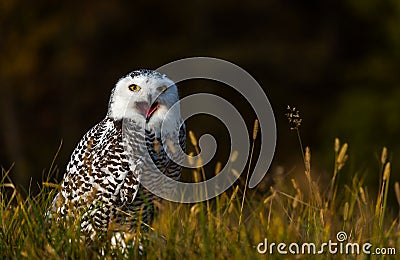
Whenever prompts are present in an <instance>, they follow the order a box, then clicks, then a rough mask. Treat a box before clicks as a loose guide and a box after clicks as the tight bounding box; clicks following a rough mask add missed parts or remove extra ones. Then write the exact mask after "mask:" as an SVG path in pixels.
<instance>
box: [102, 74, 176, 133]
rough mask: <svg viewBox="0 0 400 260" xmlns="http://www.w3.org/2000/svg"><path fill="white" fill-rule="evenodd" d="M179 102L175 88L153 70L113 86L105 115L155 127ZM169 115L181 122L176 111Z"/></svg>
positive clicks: (163, 76) (130, 76) (172, 83)
mask: <svg viewBox="0 0 400 260" xmlns="http://www.w3.org/2000/svg"><path fill="white" fill-rule="evenodd" d="M178 100H179V97H178V89H177V87H176V85H175V84H174V82H173V81H172V80H170V79H169V78H167V76H165V75H163V74H161V73H159V72H157V71H153V70H136V71H133V72H131V73H129V74H128V75H126V76H125V77H122V78H121V79H120V80H119V81H118V82H117V84H116V85H115V87H114V89H113V90H112V93H111V97H110V103H109V107H108V114H107V116H108V117H110V118H113V119H115V120H119V119H125V118H128V119H133V120H134V121H136V122H138V123H141V122H145V123H147V124H148V125H153V126H157V125H159V124H161V123H162V121H163V120H164V119H165V116H166V114H167V111H168V110H169V109H170V108H171V107H172V105H173V104H175V103H176V102H178ZM171 116H174V117H177V119H180V111H179V109H174V113H172V114H171Z"/></svg>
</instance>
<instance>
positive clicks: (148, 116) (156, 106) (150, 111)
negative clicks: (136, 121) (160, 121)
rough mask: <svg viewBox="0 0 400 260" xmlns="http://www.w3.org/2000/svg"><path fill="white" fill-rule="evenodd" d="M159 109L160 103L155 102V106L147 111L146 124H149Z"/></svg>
mask: <svg viewBox="0 0 400 260" xmlns="http://www.w3.org/2000/svg"><path fill="white" fill-rule="evenodd" d="M157 108H158V102H157V101H154V102H153V104H151V107H150V109H149V110H147V113H146V122H149V120H150V117H151V116H152V115H153V113H154V112H155V111H156V110H157Z"/></svg>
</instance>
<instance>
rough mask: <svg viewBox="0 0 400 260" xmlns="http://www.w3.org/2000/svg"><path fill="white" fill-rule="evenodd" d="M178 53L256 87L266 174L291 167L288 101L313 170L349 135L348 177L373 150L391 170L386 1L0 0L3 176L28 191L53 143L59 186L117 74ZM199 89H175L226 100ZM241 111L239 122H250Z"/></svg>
mask: <svg viewBox="0 0 400 260" xmlns="http://www.w3.org/2000/svg"><path fill="white" fill-rule="evenodd" d="M192 56H211V57H217V58H221V59H225V60H228V61H230V62H233V63H235V64H237V65H239V66H241V67H242V68H243V69H245V70H247V71H248V72H249V73H250V74H251V75H252V76H253V77H254V78H255V79H256V80H257V81H258V82H259V83H260V84H261V85H262V86H263V88H264V90H265V92H266V94H267V95H268V97H269V100H270V102H271V104H272V107H273V109H274V112H275V116H276V120H277V127H278V143H277V150H276V156H275V158H274V161H273V165H272V167H271V172H274V171H275V170H276V169H280V171H282V169H283V172H289V171H291V170H292V169H298V170H300V171H301V170H302V166H301V154H300V148H299V145H298V143H297V137H296V134H295V133H294V132H293V131H290V129H289V126H288V123H287V119H286V118H285V115H284V114H285V113H286V111H285V109H286V106H287V105H288V104H290V105H292V106H296V107H297V108H298V109H299V110H300V113H301V116H302V118H303V123H302V125H301V129H300V131H301V135H302V138H303V143H304V145H310V146H311V149H312V156H313V157H312V161H313V165H314V167H315V168H317V169H318V170H317V171H315V172H316V173H317V174H319V175H321V176H322V175H324V174H327V175H329V174H331V173H332V166H333V140H334V138H335V137H339V138H340V139H341V141H343V142H349V145H350V149H349V156H350V157H349V162H348V165H347V166H346V167H347V169H345V170H347V172H348V173H349V174H350V173H355V172H358V173H361V174H364V175H365V176H367V180H368V181H369V182H372V183H377V181H378V176H379V174H378V170H379V156H380V151H381V148H382V146H387V147H388V148H389V155H390V157H391V159H392V160H393V163H392V169H393V172H394V173H396V172H398V170H399V164H398V158H399V156H400V143H399V140H398V138H399V133H400V120H399V111H400V88H399V87H400V73H399V72H398V70H399V68H400V1H396V0H382V1H356V0H352V1H294V0H293V1H281V0H267V1H208V0H202V1H199V0H195V1H186V2H183V1H176V2H171V1H142V2H139V1H68V2H67V1H65V2H63V3H59V2H56V1H37V2H36V3H35V4H30V3H29V1H28V2H27V1H18V0H14V1H12V0H1V1H0V86H1V89H0V118H1V124H0V127H1V128H0V165H1V166H2V167H3V168H4V169H5V170H7V169H9V168H10V166H11V165H12V164H13V163H14V164H15V165H14V167H13V169H12V170H11V173H10V176H11V178H12V179H13V180H14V182H16V183H17V184H19V185H21V186H22V187H25V189H27V188H28V186H29V183H30V182H31V183H32V186H34V187H37V186H38V185H37V183H41V181H42V179H43V178H45V177H46V176H47V174H48V171H49V169H50V166H51V164H52V160H53V158H54V156H55V154H56V151H57V149H58V147H59V145H60V142H61V140H62V141H63V145H62V147H61V150H60V153H59V155H58V157H57V158H56V160H55V165H56V170H53V175H52V180H58V181H59V180H60V178H61V176H62V174H63V171H64V169H65V166H66V164H67V162H68V159H69V156H70V154H71V153H72V150H73V149H74V146H75V145H76V143H77V142H78V141H79V139H80V138H81V137H82V135H83V134H84V133H85V132H86V131H87V130H89V129H90V128H91V127H92V126H93V125H94V124H96V123H97V122H99V121H100V120H101V119H102V118H103V117H104V116H105V114H106V109H107V103H108V98H109V94H110V90H111V88H112V87H113V85H114V83H115V82H116V80H117V79H118V78H119V77H121V76H122V75H124V74H126V73H128V72H129V71H131V70H134V69H139V68H148V69H156V68H158V67H159V66H161V65H164V64H166V63H168V62H171V61H174V60H176V59H180V58H185V57H192ZM189 83H190V82H187V83H186V84H189ZM208 84H209V83H207V82H203V81H198V82H193V84H192V87H185V88H181V94H182V96H185V95H188V94H190V93H197V92H199V91H208V92H213V91H214V92H217V93H222V94H224V93H225V95H227V96H228V97H227V98H230V99H232V98H236V96H235V94H232V93H231V94H230V93H229V92H221V91H220V90H219V89H218V87H217V86H216V85H215V84H214V83H213V84H214V85H213V84H211V83H210V85H208ZM238 98H240V97H238ZM234 102H235V103H237V104H239V103H243V102H241V101H240V100H237V101H234ZM244 109H245V108H244ZM245 110H246V109H245ZM243 113H244V114H246V115H247V116H246V122H247V123H248V124H249V128H250V131H251V128H252V124H253V120H254V119H255V117H254V115H252V114H251V113H250V114H248V113H247V112H246V111H245V112H243ZM204 120H207V119H202V118H200V119H199V120H190V121H189V122H188V129H192V130H195V133H196V134H198V135H200V134H201V133H202V132H207V131H208V130H210V131H211V132H212V131H215V132H216V137H217V138H218V133H219V131H218V129H222V128H223V127H220V126H215V127H214V126H213V124H211V125H210V124H204ZM207 122H209V121H207ZM212 122H214V121H212ZM216 124H217V122H216ZM205 125H207V127H205ZM219 135H221V134H219ZM222 143H223V142H222ZM222 152H223V151H222ZM222 157H223V155H222ZM57 169H58V170H57ZM57 172H58V175H57V174H55V173H57ZM3 173H4V172H3ZM392 176H393V178H394V179H396V180H397V179H399V177H398V176H397V175H396V174H392Z"/></svg>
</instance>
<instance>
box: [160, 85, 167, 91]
mask: <svg viewBox="0 0 400 260" xmlns="http://www.w3.org/2000/svg"><path fill="white" fill-rule="evenodd" d="M159 89H160V91H161V92H164V91H166V90H167V86H162V87H160V88H159Z"/></svg>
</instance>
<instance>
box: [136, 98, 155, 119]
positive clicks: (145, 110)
mask: <svg viewBox="0 0 400 260" xmlns="http://www.w3.org/2000/svg"><path fill="white" fill-rule="evenodd" d="M135 105H136V109H137V110H138V111H139V113H140V114H142V115H143V116H144V117H145V118H146V122H149V120H150V118H151V116H152V115H153V113H154V112H155V111H156V110H157V108H158V106H159V105H158V102H157V101H155V102H153V103H152V104H151V107H150V108H149V103H147V102H145V101H142V102H136V103H135Z"/></svg>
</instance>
